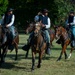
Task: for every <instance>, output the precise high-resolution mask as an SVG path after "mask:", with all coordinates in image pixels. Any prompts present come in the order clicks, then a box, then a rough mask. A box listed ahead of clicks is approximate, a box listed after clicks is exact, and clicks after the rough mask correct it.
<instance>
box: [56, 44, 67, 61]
mask: <svg viewBox="0 0 75 75" xmlns="http://www.w3.org/2000/svg"><path fill="white" fill-rule="evenodd" d="M66 48H67V45H66V44H65V45H62V51H61V54H60V56H59V58H58V59H57V61H60V60H61V57H62V55H63V53H65V52H66V51H65V50H66ZM66 55H67V54H66Z"/></svg>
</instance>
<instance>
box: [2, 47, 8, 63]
mask: <svg viewBox="0 0 75 75" xmlns="http://www.w3.org/2000/svg"><path fill="white" fill-rule="evenodd" d="M6 48H7V47H5V48H3V51H2V54H1V63H2V62H5V57H6V53H7V50H6Z"/></svg>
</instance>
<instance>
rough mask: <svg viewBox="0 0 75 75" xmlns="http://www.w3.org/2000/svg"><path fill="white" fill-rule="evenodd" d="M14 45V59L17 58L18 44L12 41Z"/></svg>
mask: <svg viewBox="0 0 75 75" xmlns="http://www.w3.org/2000/svg"><path fill="white" fill-rule="evenodd" d="M14 46H15V52H16V55H15V60H17V54H18V44H17V43H14Z"/></svg>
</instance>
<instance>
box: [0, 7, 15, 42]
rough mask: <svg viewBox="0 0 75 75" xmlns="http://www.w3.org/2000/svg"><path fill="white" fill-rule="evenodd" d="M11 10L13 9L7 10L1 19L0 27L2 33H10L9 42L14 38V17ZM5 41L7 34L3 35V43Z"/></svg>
mask: <svg viewBox="0 0 75 75" xmlns="http://www.w3.org/2000/svg"><path fill="white" fill-rule="evenodd" d="M13 10H14V9H12V8H8V9H7V11H6V13H5V14H4V15H3V17H2V19H1V25H2V27H3V32H4V33H5V32H6V31H5V30H6V29H8V30H9V31H10V36H11V38H10V39H11V42H12V41H13V39H14V38H15V27H14V21H15V15H14V14H13ZM6 39H7V34H5V36H4V39H3V43H5V42H6Z"/></svg>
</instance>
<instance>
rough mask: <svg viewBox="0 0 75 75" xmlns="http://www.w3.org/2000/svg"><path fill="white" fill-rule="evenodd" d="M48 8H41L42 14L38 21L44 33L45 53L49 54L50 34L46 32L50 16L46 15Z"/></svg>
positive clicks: (49, 24)
mask: <svg viewBox="0 0 75 75" xmlns="http://www.w3.org/2000/svg"><path fill="white" fill-rule="evenodd" d="M48 12H49V11H48V10H47V9H43V10H42V16H40V22H41V23H42V30H43V32H44V34H45V40H46V42H47V51H46V53H47V54H50V35H49V32H48V29H49V28H50V26H51V23H50V18H49V17H48Z"/></svg>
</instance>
